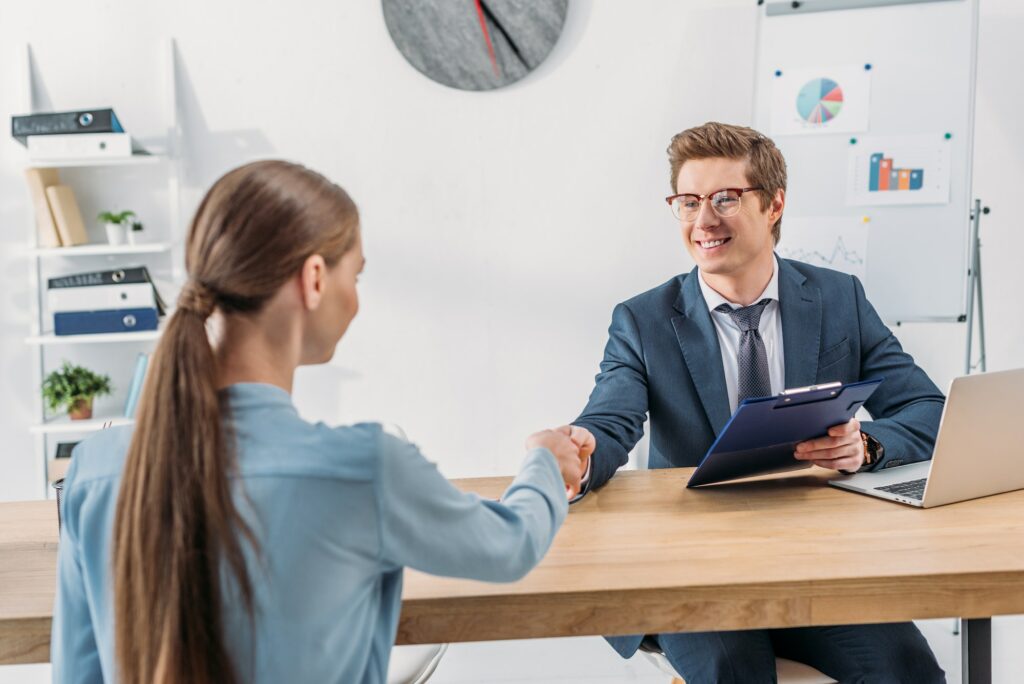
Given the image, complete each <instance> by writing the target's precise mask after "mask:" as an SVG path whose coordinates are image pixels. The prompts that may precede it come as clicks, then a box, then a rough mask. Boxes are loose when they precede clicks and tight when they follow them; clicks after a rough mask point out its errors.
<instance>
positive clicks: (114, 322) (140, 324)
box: [53, 308, 158, 335]
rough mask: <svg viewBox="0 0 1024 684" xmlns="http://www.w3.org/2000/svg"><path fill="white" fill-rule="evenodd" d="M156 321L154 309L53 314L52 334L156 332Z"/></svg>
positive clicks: (156, 315) (156, 314)
mask: <svg viewBox="0 0 1024 684" xmlns="http://www.w3.org/2000/svg"><path fill="white" fill-rule="evenodd" d="M157 319H158V313H157V310H156V309H155V308H146V309H108V310H106V311H66V312H58V313H55V314H53V332H54V334H56V335H90V334H94V333H112V332H139V331H141V330H156V328H157Z"/></svg>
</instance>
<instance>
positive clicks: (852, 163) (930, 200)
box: [846, 133, 952, 206]
mask: <svg viewBox="0 0 1024 684" xmlns="http://www.w3.org/2000/svg"><path fill="white" fill-rule="evenodd" d="M949 148H950V142H949V141H948V140H946V139H945V137H944V136H943V135H942V134H941V133H933V134H931V135H900V136H889V135H887V136H878V135H876V136H866V137H863V138H860V139H859V140H858V141H857V144H856V145H850V160H849V171H848V173H847V187H846V203H847V204H849V205H851V206H867V205H893V204H948V203H949V179H950V171H951V170H952V169H951V163H950V149H949Z"/></svg>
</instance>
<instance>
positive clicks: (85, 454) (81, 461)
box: [66, 425, 132, 483]
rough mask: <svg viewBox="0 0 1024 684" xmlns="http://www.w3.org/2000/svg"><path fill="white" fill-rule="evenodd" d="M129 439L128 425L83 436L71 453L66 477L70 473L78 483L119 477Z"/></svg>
mask: <svg viewBox="0 0 1024 684" xmlns="http://www.w3.org/2000/svg"><path fill="white" fill-rule="evenodd" d="M131 439H132V426H131V425H119V426H117V427H111V428H107V429H105V430H100V431H98V432H95V433H93V434H92V435H90V436H89V437H87V438H85V439H83V440H82V441H81V442H79V443H78V444H77V445H76V446H75V448H74V449H73V450H72V452H71V459H72V460H71V465H72V466H73V467H72V468H69V469H68V478H70V477H71V476H72V475H73V476H74V480H75V481H76V482H79V483H81V482H87V481H90V480H100V479H105V478H111V477H118V476H120V474H121V469H122V467H123V466H124V457H125V454H126V453H127V452H128V445H129V443H130V442H131ZM66 479H67V478H66Z"/></svg>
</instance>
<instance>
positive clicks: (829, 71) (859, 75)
mask: <svg viewBox="0 0 1024 684" xmlns="http://www.w3.org/2000/svg"><path fill="white" fill-rule="evenodd" d="M775 74H776V75H775V77H774V78H773V79H772V109H771V124H770V125H771V134H772V135H793V134H808V133H854V132H858V131H866V130H867V129H868V112H869V111H870V109H871V72H870V71H868V70H867V69H865V68H864V65H863V64H860V65H857V66H843V67H831V68H817V67H815V68H805V69H781V68H780V69H777V70H776V71H775Z"/></svg>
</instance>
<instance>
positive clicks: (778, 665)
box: [640, 639, 836, 684]
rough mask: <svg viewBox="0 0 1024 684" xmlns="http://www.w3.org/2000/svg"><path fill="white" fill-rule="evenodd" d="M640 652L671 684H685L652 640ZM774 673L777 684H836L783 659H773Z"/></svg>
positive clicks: (821, 675)
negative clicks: (667, 676) (666, 676)
mask: <svg viewBox="0 0 1024 684" xmlns="http://www.w3.org/2000/svg"><path fill="white" fill-rule="evenodd" d="M640 652H641V653H643V654H644V656H645V657H646V658H647V659H648V660H649V661H651V662H652V663H653V664H654V666H655V667H657V668H658V669H659V670H661V671H662V672H664V673H665V674H667V675H670V676H671V677H672V678H673V679H672V684H686V682H685V681H684V680H683V678H682V677H680V676H679V673H678V672H676V671H675V669H674V668H673V667H672V665H671V664H670V663H669V662H668V658H666V657H665V654H664V653H662V652H661V651H660V650H658V648H657V642H656V641H654V640H653V639H644V642H643V644H641V646H640ZM775 672H776V676H777V677H778V682H779V684H836V681H835V680H834V679H832V678H831V677H828V676H826V675H823V674H821V673H820V672H818V671H817V670H815V669H814V668H813V667H811V666H810V665H804V664H803V663H798V662H796V661H793V660H786V659H785V658H776V659H775Z"/></svg>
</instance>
